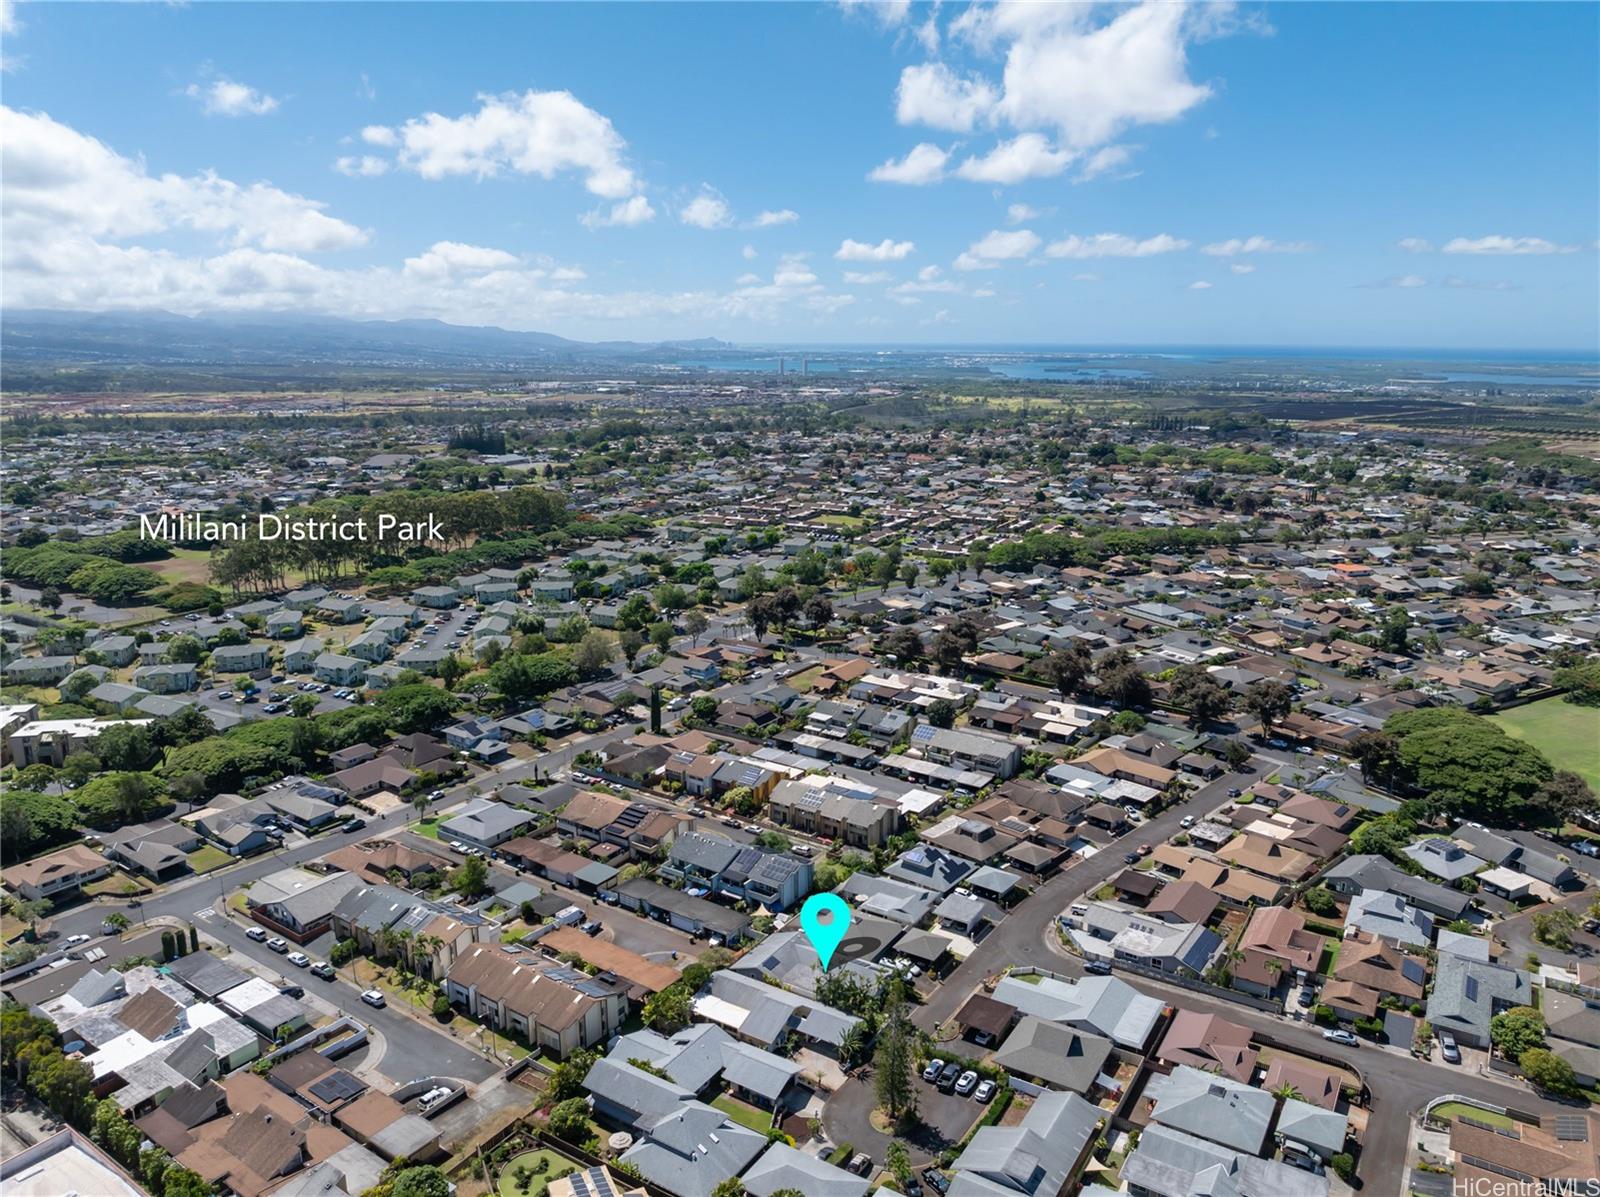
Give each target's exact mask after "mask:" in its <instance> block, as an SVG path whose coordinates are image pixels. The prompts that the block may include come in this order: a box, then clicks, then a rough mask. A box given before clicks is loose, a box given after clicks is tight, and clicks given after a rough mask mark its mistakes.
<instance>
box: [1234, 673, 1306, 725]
mask: <svg viewBox="0 0 1600 1197" xmlns="http://www.w3.org/2000/svg"><path fill="white" fill-rule="evenodd" d="M1293 701H1294V691H1292V690H1290V689H1289V687H1288V686H1286V685H1284V684H1283V683H1282V682H1275V681H1271V680H1270V679H1269V680H1268V681H1264V682H1257V683H1256V684H1255V685H1253V686H1251V687H1250V688H1249V689H1248V690H1246V691H1245V695H1244V708H1245V710H1247V711H1249V712H1250V713H1251V714H1252V715H1254V716H1255V717H1256V718H1257V719H1259V720H1260V721H1261V733H1262V734H1263V735H1267V736H1270V735H1271V734H1272V729H1273V727H1274V726H1276V725H1277V724H1279V723H1282V722H1283V720H1284V718H1285V717H1286V716H1287V715H1288V714H1289V711H1290V710H1291V709H1292V704H1293Z"/></svg>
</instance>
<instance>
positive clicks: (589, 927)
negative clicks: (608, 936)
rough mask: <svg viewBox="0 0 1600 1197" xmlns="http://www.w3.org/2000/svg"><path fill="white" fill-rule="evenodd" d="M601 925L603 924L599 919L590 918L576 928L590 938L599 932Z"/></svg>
mask: <svg viewBox="0 0 1600 1197" xmlns="http://www.w3.org/2000/svg"><path fill="white" fill-rule="evenodd" d="M602 925H603V924H602V923H601V922H600V920H599V919H590V920H589V921H588V922H587V923H585V924H584V925H583V926H582V927H580V928H578V929H579V930H580V931H582V932H583V933H584V934H585V935H587V936H589V937H590V938H591V939H592V938H594V937H595V936H596V935H599V934H600V930H601V927H602Z"/></svg>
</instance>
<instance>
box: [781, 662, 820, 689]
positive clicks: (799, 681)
mask: <svg viewBox="0 0 1600 1197" xmlns="http://www.w3.org/2000/svg"><path fill="white" fill-rule="evenodd" d="M821 676H822V666H821V665H814V666H812V667H811V668H810V669H803V670H801V671H800V672H799V673H797V674H795V675H793V676H792V677H789V678H785V679H784V684H785V685H787V686H788V687H789V688H790V689H792V690H798V691H799V692H800V693H801V694H809V693H810V692H811V687H812V686H815V685H816V684H817V679H818V678H819V677H821Z"/></svg>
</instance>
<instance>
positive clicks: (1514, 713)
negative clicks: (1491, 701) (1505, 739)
mask: <svg viewBox="0 0 1600 1197" xmlns="http://www.w3.org/2000/svg"><path fill="white" fill-rule="evenodd" d="M1489 718H1490V719H1493V720H1494V721H1495V722H1496V723H1498V724H1499V725H1500V726H1501V727H1502V728H1504V729H1505V732H1506V734H1507V735H1510V736H1515V737H1516V738H1517V739H1519V740H1526V741H1527V742H1528V743H1530V744H1532V745H1533V746H1534V747H1535V748H1537V749H1538V750H1539V751H1540V752H1542V753H1544V754H1545V756H1547V757H1549V758H1550V763H1551V764H1552V765H1554V766H1555V767H1556V768H1557V769H1571V770H1572V771H1573V772H1574V773H1576V774H1577V775H1578V776H1579V777H1581V778H1583V780H1584V781H1586V782H1588V783H1589V785H1590V787H1591V788H1592V789H1600V748H1597V747H1596V745H1600V707H1580V706H1579V705H1578V704H1577V703H1572V702H1567V701H1566V700H1565V699H1563V698H1559V697H1558V698H1541V699H1540V700H1539V701H1538V702H1530V703H1529V704H1528V705H1527V706H1522V707H1513V708H1512V709H1511V710H1509V711H1501V712H1500V713H1499V714H1497V715H1490V716H1489Z"/></svg>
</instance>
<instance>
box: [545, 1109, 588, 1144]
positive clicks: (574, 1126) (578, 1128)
mask: <svg viewBox="0 0 1600 1197" xmlns="http://www.w3.org/2000/svg"><path fill="white" fill-rule="evenodd" d="M549 1125H550V1133H551V1134H553V1135H555V1136H556V1138H558V1139H565V1140H567V1141H568V1142H569V1143H579V1144H581V1143H582V1142H583V1141H584V1140H585V1139H587V1138H588V1137H589V1103H588V1102H586V1101H584V1099H583V1098H581V1097H569V1098H567V1100H566V1101H559V1102H557V1103H556V1104H555V1105H554V1106H553V1107H552V1108H551V1110H550V1123H549Z"/></svg>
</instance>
